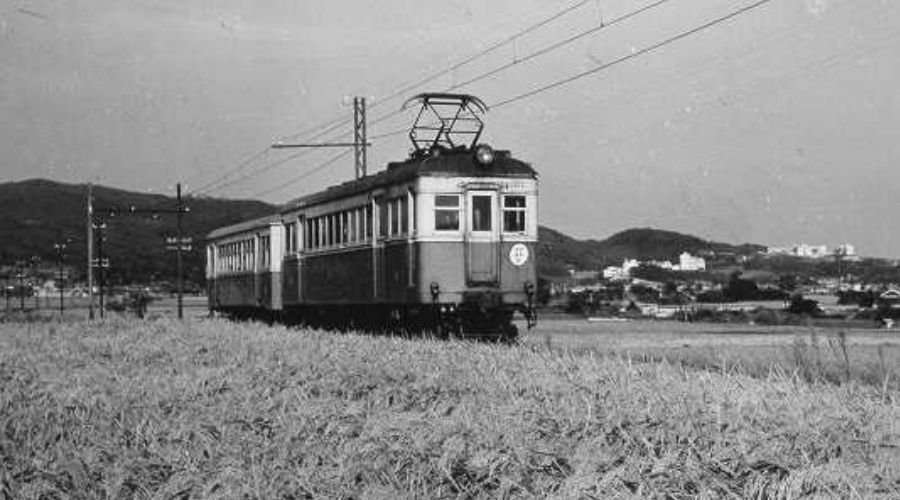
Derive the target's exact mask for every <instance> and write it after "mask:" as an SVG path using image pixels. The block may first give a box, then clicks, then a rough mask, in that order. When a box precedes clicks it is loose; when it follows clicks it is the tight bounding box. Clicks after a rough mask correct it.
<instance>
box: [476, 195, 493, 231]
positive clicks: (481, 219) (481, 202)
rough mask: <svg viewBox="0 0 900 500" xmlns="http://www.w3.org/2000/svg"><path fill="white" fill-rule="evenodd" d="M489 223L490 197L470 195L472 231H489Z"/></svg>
mask: <svg viewBox="0 0 900 500" xmlns="http://www.w3.org/2000/svg"><path fill="white" fill-rule="evenodd" d="M491 225H492V224H491V197H490V196H472V231H490V230H491Z"/></svg>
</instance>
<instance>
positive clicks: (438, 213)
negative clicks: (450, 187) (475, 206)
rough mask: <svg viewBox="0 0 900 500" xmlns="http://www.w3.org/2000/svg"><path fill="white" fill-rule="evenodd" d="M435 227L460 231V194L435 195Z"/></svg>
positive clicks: (438, 229) (440, 229)
mask: <svg viewBox="0 0 900 500" xmlns="http://www.w3.org/2000/svg"><path fill="white" fill-rule="evenodd" d="M434 229H435V230H436V231H459V195H456V194H439V195H437V196H435V197H434Z"/></svg>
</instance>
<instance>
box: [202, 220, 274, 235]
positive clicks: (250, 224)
mask: <svg viewBox="0 0 900 500" xmlns="http://www.w3.org/2000/svg"><path fill="white" fill-rule="evenodd" d="M280 221H281V215H280V214H271V215H266V216H263V217H259V218H256V219H251V220H245V221H243V222H238V223H237V224H232V225H230V226H225V227H220V228H218V229H214V230H213V231H211V232H210V233H209V234H207V235H206V239H207V240H215V239H218V238H222V237H225V236H231V235H233V234H240V233H246V232H249V231H253V230H254V229H259V228H261V227H269V224H271V223H273V222H280Z"/></svg>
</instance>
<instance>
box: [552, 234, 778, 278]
mask: <svg viewBox="0 0 900 500" xmlns="http://www.w3.org/2000/svg"><path fill="white" fill-rule="evenodd" d="M539 238H540V241H541V248H540V257H541V275H542V276H562V275H564V274H565V273H566V270H567V269H568V268H571V267H575V268H578V269H601V268H603V267H605V266H609V265H618V264H621V263H622V260H623V259H626V258H632V259H639V260H654V259H655V260H670V261H673V262H674V261H677V260H678V256H679V255H680V254H681V253H682V252H689V253H691V254H694V255H698V254H723V253H731V254H749V253H753V252H755V251H757V250H764V249H765V247H763V246H760V245H753V244H743V245H731V244H728V243H721V242H715V241H707V240H703V239H701V238H698V237H696V236H690V235H686V234H681V233H677V232H674V231H663V230H660V229H652V228H638V229H628V230H625V231H622V232H619V233H616V234H614V235H612V236H610V237H609V238H607V239H605V240H601V241H597V240H576V239H574V238H570V237H568V236H566V235H564V234H562V233H560V232H558V231H555V230H553V229H550V228H547V227H543V226H542V227H540V228H539Z"/></svg>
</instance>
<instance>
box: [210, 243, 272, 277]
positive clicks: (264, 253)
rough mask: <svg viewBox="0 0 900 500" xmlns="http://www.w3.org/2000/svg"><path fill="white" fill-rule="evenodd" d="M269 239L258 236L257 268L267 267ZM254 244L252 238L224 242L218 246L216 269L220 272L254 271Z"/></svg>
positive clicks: (255, 262) (255, 263)
mask: <svg viewBox="0 0 900 500" xmlns="http://www.w3.org/2000/svg"><path fill="white" fill-rule="evenodd" d="M270 245H271V239H270V237H269V236H260V238H259V262H258V264H259V268H261V269H268V268H269V264H270V262H269V259H270V253H269V247H270ZM256 256H257V253H256V244H255V242H254V241H253V240H252V239H246V240H242V241H235V242H233V243H226V244H224V245H219V247H218V259H216V262H217V263H218V269H217V270H218V271H222V272H242V271H254V270H256V269H257V267H256V265H257V259H256Z"/></svg>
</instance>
